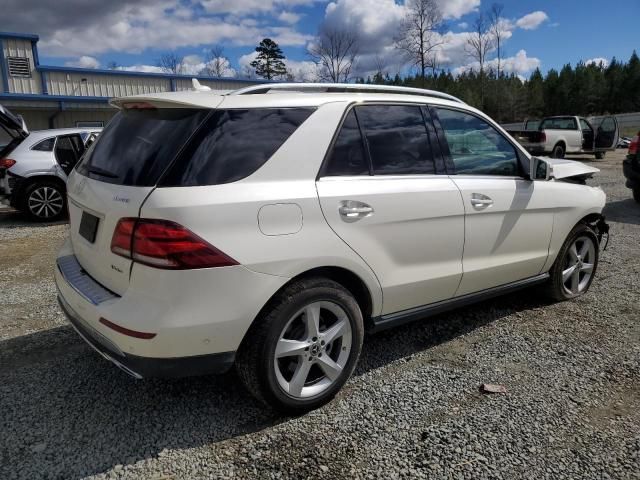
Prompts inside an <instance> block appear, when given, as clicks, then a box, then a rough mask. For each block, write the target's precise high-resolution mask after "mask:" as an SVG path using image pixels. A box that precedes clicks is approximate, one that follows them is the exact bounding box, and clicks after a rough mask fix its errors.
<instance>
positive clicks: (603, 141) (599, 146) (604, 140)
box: [595, 116, 620, 152]
mask: <svg viewBox="0 0 640 480" xmlns="http://www.w3.org/2000/svg"><path fill="white" fill-rule="evenodd" d="M619 133H620V132H619V129H618V121H617V120H616V117H614V116H609V117H604V118H603V119H602V122H601V123H600V125H598V128H597V131H596V140H595V147H596V148H595V149H596V151H600V152H602V151H605V150H613V149H615V148H616V145H617V143H618V136H619Z"/></svg>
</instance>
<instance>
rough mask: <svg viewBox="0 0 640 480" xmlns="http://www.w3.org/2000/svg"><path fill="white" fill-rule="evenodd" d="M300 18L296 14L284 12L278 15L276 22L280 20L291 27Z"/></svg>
mask: <svg viewBox="0 0 640 480" xmlns="http://www.w3.org/2000/svg"><path fill="white" fill-rule="evenodd" d="M301 17H302V15H300V14H298V13H293V12H286V11H284V12H281V13H280V15H278V20H280V21H281V22H284V23H288V24H290V25H293V24H294V23H298V21H299V20H300V18H301Z"/></svg>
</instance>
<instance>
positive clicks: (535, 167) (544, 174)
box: [529, 157, 553, 180]
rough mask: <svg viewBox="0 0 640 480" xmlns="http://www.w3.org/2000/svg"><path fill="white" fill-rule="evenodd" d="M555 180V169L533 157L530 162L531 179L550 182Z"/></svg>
mask: <svg viewBox="0 0 640 480" xmlns="http://www.w3.org/2000/svg"><path fill="white" fill-rule="evenodd" d="M551 178H553V167H552V166H551V164H549V163H548V162H546V161H545V160H543V159H541V158H538V157H531V160H530V161H529V179H531V180H550V179H551Z"/></svg>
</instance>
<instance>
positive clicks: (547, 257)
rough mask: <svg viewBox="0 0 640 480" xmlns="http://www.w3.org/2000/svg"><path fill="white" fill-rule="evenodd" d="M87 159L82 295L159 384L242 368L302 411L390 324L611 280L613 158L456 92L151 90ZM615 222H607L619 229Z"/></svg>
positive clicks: (97, 325)
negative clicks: (536, 143) (575, 154)
mask: <svg viewBox="0 0 640 480" xmlns="http://www.w3.org/2000/svg"><path fill="white" fill-rule="evenodd" d="M112 103H113V105H115V106H116V107H118V108H119V109H120V112H119V113H117V115H116V116H115V117H114V118H113V120H111V122H110V123H109V125H108V126H107V127H106V128H105V130H104V131H103V132H102V134H101V136H100V137H99V139H98V140H97V141H96V142H95V143H94V144H93V145H92V146H91V148H90V149H89V150H88V151H87V153H86V155H85V156H84V158H83V160H82V161H81V162H80V163H79V164H78V166H77V167H76V169H75V170H74V171H73V172H72V173H71V175H70V178H69V182H68V205H69V215H70V238H69V240H68V241H67V242H66V243H65V245H64V246H63V248H62V250H61V252H60V254H59V257H58V259H57V268H56V274H55V275H56V283H57V286H58V290H59V301H60V304H61V306H62V309H63V310H64V311H65V313H66V315H67V316H68V317H69V320H70V322H71V323H72V324H73V326H74V327H75V328H76V330H77V331H78V333H79V334H80V335H81V336H82V337H83V338H84V339H85V340H86V341H87V342H88V343H89V344H90V345H92V346H93V347H94V348H95V349H96V350H97V351H98V352H100V354H102V355H103V356H104V357H106V358H107V359H108V360H110V361H111V362H113V363H114V364H115V365H117V366H118V367H120V368H121V369H123V370H125V371H126V372H128V373H129V374H130V375H133V376H134V377H137V378H144V377H153V376H185V375H198V374H205V373H216V372H217V373H220V372H224V371H226V370H228V369H230V368H231V367H232V366H234V365H235V367H236V369H237V371H238V373H239V376H240V378H241V379H242V381H243V382H244V383H245V384H246V386H247V388H248V389H249V390H250V391H251V392H252V393H253V394H254V395H255V396H256V397H257V398H258V399H260V400H262V401H263V402H265V403H266V404H268V405H271V406H272V407H274V408H276V409H280V410H285V411H288V412H300V411H305V410H308V409H312V408H315V407H318V406H320V405H322V404H323V403H326V402H327V401H329V400H330V399H331V398H332V397H333V396H334V395H335V394H336V393H337V392H338V390H339V389H340V388H341V387H342V385H343V384H344V383H345V381H346V380H347V379H348V378H349V376H350V375H351V373H352V372H353V369H354V367H355V365H356V362H357V361H358V356H359V355H360V351H361V348H362V341H363V334H364V332H365V331H378V330H381V329H384V328H388V327H391V326H395V325H399V324H402V323H405V322H408V321H412V320H420V319H424V318H426V317H428V316H429V315H432V314H434V313H438V312H442V311H444V310H447V309H451V308H455V307H458V306H461V305H467V304H469V303H471V302H474V301H478V300H483V299H486V298H488V297H492V296H495V295H499V294H502V293H505V292H511V291H513V290H515V289H518V288H522V287H528V286H532V285H535V284H541V283H546V284H547V289H548V292H549V293H550V294H551V295H552V297H553V298H555V299H557V300H563V299H570V298H574V297H577V296H579V295H581V294H583V293H585V292H586V291H587V289H588V288H589V286H590V284H591V282H592V280H593V278H594V275H595V272H596V267H597V265H598V255H599V250H600V243H601V240H602V239H603V236H608V234H607V230H608V227H607V224H606V223H605V221H604V218H603V216H602V215H601V211H602V208H603V206H604V204H605V195H604V193H603V192H602V190H600V189H599V188H594V187H590V186H587V185H586V184H585V179H586V178H587V177H589V176H590V175H592V174H593V173H594V172H595V171H597V169H594V168H591V167H588V166H586V165H583V164H581V163H579V162H571V161H567V160H550V159H549V160H547V159H538V158H533V157H530V156H529V154H528V153H527V152H526V151H525V150H524V149H523V148H522V147H521V146H520V145H518V144H517V143H516V142H515V141H514V140H513V139H512V138H511V137H510V136H509V135H508V134H507V133H506V132H505V131H504V130H503V129H502V128H501V127H500V126H499V125H497V124H496V123H495V122H493V121H492V120H491V119H490V118H488V117H487V116H486V115H484V114H483V113H482V112H480V111H478V110H476V109H474V108H471V107H470V106H468V105H466V104H464V103H463V102H461V101H460V100H458V99H456V98H454V97H451V96H449V95H446V94H442V93H439V92H434V91H428V90H418V89H408V88H394V87H378V86H375V87H371V86H370V87H367V86H362V85H331V84H330V85H327V84H322V85H313V84H307V85H304V84H268V85H260V86H253V87H249V88H246V89H243V90H238V91H235V92H232V93H231V94H228V95H215V94H213V93H211V92H201V91H195V92H180V93H163V94H148V95H141V96H136V97H126V98H119V99H115V100H113V102H112ZM605 234H607V235H605Z"/></svg>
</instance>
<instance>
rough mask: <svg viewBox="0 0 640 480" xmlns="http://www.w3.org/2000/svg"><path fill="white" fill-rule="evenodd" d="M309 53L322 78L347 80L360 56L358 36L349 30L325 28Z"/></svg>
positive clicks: (338, 80)
mask: <svg viewBox="0 0 640 480" xmlns="http://www.w3.org/2000/svg"><path fill="white" fill-rule="evenodd" d="M309 55H310V56H311V58H312V59H313V62H314V63H315V64H316V65H317V67H318V71H319V75H320V79H321V80H323V81H331V82H336V83H338V82H347V81H348V80H349V77H350V75H351V71H352V70H353V68H354V66H355V64H356V61H357V58H358V37H357V36H356V34H355V33H353V32H350V31H347V30H336V29H330V28H323V29H322V30H321V31H320V33H319V35H318V40H317V42H316V43H314V44H313V45H311V47H309Z"/></svg>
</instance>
